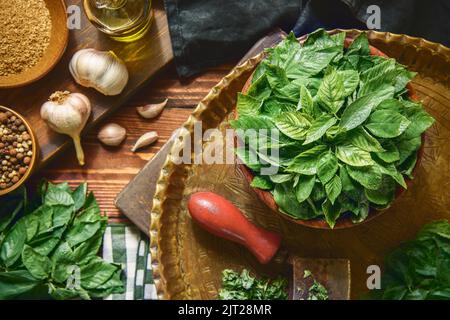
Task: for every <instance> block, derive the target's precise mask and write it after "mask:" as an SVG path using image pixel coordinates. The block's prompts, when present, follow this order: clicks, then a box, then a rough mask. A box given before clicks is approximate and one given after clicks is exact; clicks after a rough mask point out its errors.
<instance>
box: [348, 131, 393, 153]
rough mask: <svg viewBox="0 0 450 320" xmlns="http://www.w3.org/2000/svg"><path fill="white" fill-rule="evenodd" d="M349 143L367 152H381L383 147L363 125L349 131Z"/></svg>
mask: <svg viewBox="0 0 450 320" xmlns="http://www.w3.org/2000/svg"><path fill="white" fill-rule="evenodd" d="M349 138H350V143H351V144H352V145H354V146H355V147H358V148H359V149H362V150H364V151H368V152H383V151H384V149H383V147H382V146H381V144H380V142H378V140H377V139H375V138H374V137H372V136H371V135H370V134H369V133H368V132H367V131H366V130H364V128H363V127H358V128H356V129H354V130H352V131H351V132H349Z"/></svg>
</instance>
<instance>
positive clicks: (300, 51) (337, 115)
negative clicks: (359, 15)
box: [231, 30, 434, 227]
mask: <svg viewBox="0 0 450 320" xmlns="http://www.w3.org/2000/svg"><path fill="white" fill-rule="evenodd" d="M345 37H346V35H345V33H338V34H335V35H332V36H330V35H328V34H327V33H326V32H325V31H323V30H318V31H316V32H314V33H312V34H311V35H310V36H309V37H308V39H307V40H306V42H305V43H304V44H303V45H301V44H300V43H299V42H298V41H297V39H295V36H294V35H293V34H290V35H289V36H288V37H287V38H286V39H285V40H284V41H283V42H282V43H281V44H279V45H278V46H277V47H275V48H272V49H270V50H268V56H267V57H266V58H265V60H264V61H263V62H262V63H261V64H260V65H259V66H258V68H257V70H256V71H255V73H254V76H253V79H252V84H251V86H250V88H249V89H248V91H247V92H246V94H239V95H238V103H237V109H238V114H239V118H238V119H237V120H234V121H232V122H231V125H232V127H233V128H234V129H240V130H237V132H238V135H239V131H241V132H244V133H245V130H247V129H256V130H261V129H266V130H268V132H270V130H274V129H276V130H278V131H279V133H280V134H279V137H278V138H273V137H271V136H270V135H267V134H266V135H264V134H260V135H259V136H258V137H256V138H253V139H251V138H249V137H248V136H246V135H245V134H242V133H241V134H240V139H241V140H242V141H243V142H244V143H245V147H244V146H242V147H239V148H237V150H236V152H237V155H238V157H239V158H240V159H241V160H242V161H243V162H244V163H245V164H246V165H247V166H248V167H249V168H250V169H251V170H253V171H254V173H255V175H256V176H255V179H254V180H253V182H252V186H253V187H255V188H260V189H264V190H269V191H271V192H272V193H273V196H274V198H275V201H276V203H277V204H278V206H279V208H280V210H281V211H282V212H284V213H285V214H287V215H289V216H292V217H293V218H295V219H303V220H309V219H314V218H323V217H324V218H325V219H326V221H327V222H328V224H329V225H330V226H331V227H334V225H335V223H336V220H337V219H338V218H339V217H340V216H341V215H342V214H344V213H347V212H348V213H351V215H352V219H353V221H354V222H355V223H357V222H361V221H363V220H365V219H366V217H367V215H368V213H369V207H375V208H386V207H388V206H389V205H390V204H391V202H392V201H393V199H394V197H395V193H396V189H397V185H400V186H401V187H403V188H406V183H405V180H404V176H407V177H410V178H412V170H413V168H414V166H415V164H416V160H417V152H418V150H419V148H420V146H421V142H422V140H421V135H422V133H423V132H424V131H425V130H427V129H428V128H429V127H430V126H431V125H432V124H433V122H434V119H433V118H432V117H431V116H430V115H428V113H427V112H425V111H424V109H423V106H422V105H421V104H420V103H417V102H413V101H411V100H410V99H409V96H408V90H407V88H406V85H407V84H408V82H409V81H410V80H411V79H412V78H413V77H414V76H415V74H414V73H412V72H409V71H408V70H407V69H406V68H405V67H404V66H402V65H400V64H398V63H396V61H395V60H394V59H388V58H383V57H379V56H371V55H370V49H369V42H368V40H367V36H366V34H365V33H362V34H361V35H360V36H359V37H358V38H356V39H355V41H353V43H352V44H351V45H350V47H349V48H347V49H346V48H344V40H345ZM274 150H277V151H278V154H279V157H276V158H275V157H272V155H273V154H275V153H274V152H273V151H274ZM255 155H257V156H255ZM270 165H271V166H276V167H278V174H274V175H270V176H268V175H262V174H261V170H262V168H265V167H268V166H270Z"/></svg>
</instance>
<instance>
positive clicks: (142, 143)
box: [131, 131, 159, 152]
mask: <svg viewBox="0 0 450 320" xmlns="http://www.w3.org/2000/svg"><path fill="white" fill-rule="evenodd" d="M158 138H159V136H158V133H157V132H155V131H151V132H147V133H146V134H144V135H143V136H142V137H140V138H139V139H138V141H137V142H136V144H135V145H134V147H133V148H132V149H131V151H132V152H136V151H137V150H138V149H140V148H143V147H146V146H149V145H151V144H152V143H154V142H155V141H156V140H158Z"/></svg>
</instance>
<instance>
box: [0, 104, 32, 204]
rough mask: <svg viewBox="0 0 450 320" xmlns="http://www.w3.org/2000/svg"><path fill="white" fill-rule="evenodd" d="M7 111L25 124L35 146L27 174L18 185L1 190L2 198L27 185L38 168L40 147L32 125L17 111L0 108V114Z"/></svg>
mask: <svg viewBox="0 0 450 320" xmlns="http://www.w3.org/2000/svg"><path fill="white" fill-rule="evenodd" d="M6 111H9V112H11V113H12V114H14V115H15V116H16V117H17V118H19V119H20V120H22V122H23V124H24V125H25V127H26V128H27V131H28V133H29V135H30V136H31V141H32V142H33V145H32V146H31V147H32V148H31V150H32V152H33V156H32V157H31V162H30V164H29V168H28V170H27V172H26V173H25V174H24V175H23V176H22V178H20V180H19V181H18V182H17V183H16V184H14V185H13V186H11V187H9V188H7V189H4V190H0V197H1V196H4V195H7V194H8V193H10V192H13V191H14V190H16V189H17V188H19V187H20V186H21V185H23V184H24V183H25V181H26V180H27V179H28V178H29V177H30V175H31V174H32V173H33V171H34V169H35V168H36V164H37V159H38V158H39V146H38V143H37V139H36V136H35V135H34V132H33V130H32V129H31V125H30V123H29V122H28V121H27V120H26V119H25V118H24V117H23V116H22V115H20V114H18V113H17V112H16V111H14V110H12V109H9V108H7V107H4V106H0V112H6Z"/></svg>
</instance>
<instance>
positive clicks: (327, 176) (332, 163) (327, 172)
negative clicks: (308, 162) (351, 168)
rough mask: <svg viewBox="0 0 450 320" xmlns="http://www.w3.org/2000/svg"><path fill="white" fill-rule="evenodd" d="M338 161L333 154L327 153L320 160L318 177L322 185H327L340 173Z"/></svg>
mask: <svg viewBox="0 0 450 320" xmlns="http://www.w3.org/2000/svg"><path fill="white" fill-rule="evenodd" d="M338 168H339V165H338V159H337V158H336V156H335V155H334V153H332V152H327V153H325V154H324V155H322V157H321V158H320V159H319V163H318V166H317V176H318V177H319V180H320V181H321V182H322V184H326V183H327V182H328V181H330V180H331V178H333V177H334V175H335V174H336V172H337V171H338Z"/></svg>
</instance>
